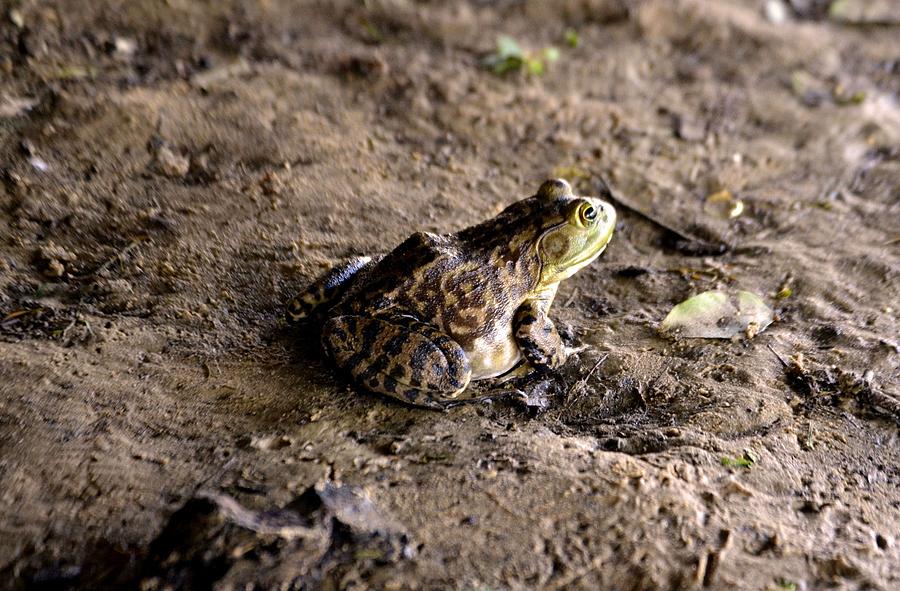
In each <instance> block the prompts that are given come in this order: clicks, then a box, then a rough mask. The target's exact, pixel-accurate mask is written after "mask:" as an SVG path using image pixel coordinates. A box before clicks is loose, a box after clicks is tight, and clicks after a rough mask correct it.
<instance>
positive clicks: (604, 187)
mask: <svg viewBox="0 0 900 591" xmlns="http://www.w3.org/2000/svg"><path fill="white" fill-rule="evenodd" d="M594 177H595V178H596V179H597V180H598V183H597V185H598V187H599V189H600V192H601V193H603V194H604V196H605V197H608V198H611V199H612V200H613V201H615V202H616V203H618V204H619V205H620V206H622V207H623V208H624V209H627V210H628V211H630V212H632V213H634V214H637V215H638V216H640V217H642V218H644V219H645V220H647V221H648V222H650V223H651V224H653V225H655V226H657V227H659V228H662V229H663V230H666V231H667V232H671V233H672V234H674V235H675V236H677V237H678V238H680V239H681V240H683V241H685V242H693V243H695V244H697V245H699V246H700V247H701V249H702V250H704V251H708V252H709V253H710V254H723V253H725V252H727V251H728V250H729V247H728V245H727V244H725V243H724V242H709V241H708V240H703V239H702V238H698V237H697V236H694V235H693V234H689V233H688V232H685V231H684V230H680V229H678V228H676V227H674V226H672V225H670V224H668V223H666V222H664V221H662V220H661V219H659V218H658V217H656V216H655V215H653V214H652V213H649V212H647V211H644V209H643V208H641V207H640V206H639V205H638V204H636V203H635V202H634V201H632V200H631V199H629V198H627V197H625V196H623V195H622V194H621V193H619V192H618V191H617V190H615V189H613V188H612V186H610V184H609V183H608V182H606V179H604V178H603V177H602V176H601V175H599V174H596V173H595V174H594Z"/></svg>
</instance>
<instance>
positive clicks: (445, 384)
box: [322, 314, 472, 408]
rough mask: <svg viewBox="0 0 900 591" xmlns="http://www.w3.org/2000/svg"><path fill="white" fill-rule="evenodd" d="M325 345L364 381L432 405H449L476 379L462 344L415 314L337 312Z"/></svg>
mask: <svg viewBox="0 0 900 591" xmlns="http://www.w3.org/2000/svg"><path fill="white" fill-rule="evenodd" d="M322 345H323V346H324V348H325V350H326V351H327V352H328V354H329V355H330V356H331V357H332V359H334V362H335V364H336V365H337V366H338V367H340V368H341V369H344V370H345V371H347V372H348V373H349V374H350V375H351V376H352V377H353V379H354V380H355V381H356V382H357V383H358V384H359V385H361V386H363V387H365V388H367V389H369V390H372V391H374V392H378V393H381V394H386V395H388V396H391V397H393V398H396V399H398V400H402V401H403V402H406V403H411V404H416V405H421V406H427V407H429V408H444V407H445V406H446V403H447V402H448V401H451V400H453V399H455V398H456V397H457V396H459V395H460V394H461V393H462V392H463V391H464V390H465V389H466V387H467V386H468V385H469V380H470V379H471V377H472V370H471V367H470V364H469V358H468V357H467V356H466V354H465V352H464V351H463V350H462V347H460V346H459V344H458V343H457V342H456V341H454V340H453V339H452V338H451V337H450V336H449V335H447V334H446V333H444V332H441V331H440V330H438V329H437V328H435V327H433V326H431V325H430V324H426V323H424V322H420V321H418V320H417V319H416V318H414V317H412V316H407V315H402V314H391V315H384V316H380V315H379V316H364V315H352V314H350V315H343V316H336V317H334V318H331V319H329V320H328V321H327V322H326V323H325V325H324V327H323V329H322Z"/></svg>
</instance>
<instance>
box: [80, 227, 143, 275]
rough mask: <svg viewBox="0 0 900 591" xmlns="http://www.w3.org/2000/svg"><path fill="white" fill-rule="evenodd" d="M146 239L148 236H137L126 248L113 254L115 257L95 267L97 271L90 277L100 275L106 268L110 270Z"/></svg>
mask: <svg viewBox="0 0 900 591" xmlns="http://www.w3.org/2000/svg"><path fill="white" fill-rule="evenodd" d="M147 238H148V236H139V237H137V238H135V239H134V240H132V241H131V243H130V244H129V245H128V246H126V247H125V248H123V249H122V250H120V251H119V252H117V253H116V254H115V256H113V257H112V258H110V259H109V260H107V261H106V262H105V263H103V264H102V265H100V266H99V267H97V269H95V270H94V272H93V273H91V275H100V274H101V273H103V272H104V271H106V270H107V269H108V268H110V267H111V266H112V265H113V264H115V263H116V262H118V261H120V260H121V259H122V257H124V256H125V255H127V254H128V253H129V252H131V251H132V250H134V249H135V248H137V247H138V245H140V244H141V243H142V242H144V241H145V240H147Z"/></svg>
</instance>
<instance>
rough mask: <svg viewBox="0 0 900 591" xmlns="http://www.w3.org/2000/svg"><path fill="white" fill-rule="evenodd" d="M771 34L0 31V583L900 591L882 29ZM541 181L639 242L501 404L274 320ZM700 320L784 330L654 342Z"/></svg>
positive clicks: (854, 23)
mask: <svg viewBox="0 0 900 591" xmlns="http://www.w3.org/2000/svg"><path fill="white" fill-rule="evenodd" d="M767 4H771V2H763V1H760V2H738V1H736V0H734V1H731V0H729V1H723V2H716V3H701V2H696V1H691V0H678V1H675V2H672V1H670V0H648V1H642V2H630V1H627V0H596V1H589V2H583V1H580V2H573V1H568V0H554V1H551V2H531V1H526V2H496V3H484V2H474V1H472V2H465V1H461V0H460V1H453V2H420V3H415V4H413V3H409V2H403V1H391V2H388V1H375V2H365V3H357V2H349V1H347V2H317V1H313V2H308V3H301V4H298V3H296V2H288V1H286V0H268V1H265V2H263V1H259V2H237V1H225V2H215V3H199V2H170V3H160V2H151V1H149V0H137V1H132V2H126V3H122V2H109V1H105V0H104V1H98V2H90V3H82V5H80V6H79V9H78V10H72V8H71V6H69V5H68V4H67V3H64V2H59V1H53V0H50V1H47V2H41V3H36V2H28V1H23V2H18V1H7V2H0V8H2V11H0V14H2V15H3V16H2V18H3V20H2V23H0V89H2V90H0V244H2V245H3V248H2V249H0V475H2V482H3V486H2V491H0V495H2V503H0V532H2V535H0V572H2V574H3V580H5V581H10V582H11V583H10V584H11V585H12V587H13V588H32V587H34V588H41V587H43V588H50V587H52V588H83V589H95V588H104V587H107V588H112V587H116V586H119V585H131V584H141V585H143V586H144V587H146V588H153V586H154V585H156V586H158V587H159V588H162V587H164V586H165V584H166V583H167V582H168V583H171V584H173V585H176V586H182V587H188V586H190V585H192V584H193V583H197V584H198V585H200V584H203V585H221V586H226V585H238V584H240V585H244V584H256V585H257V586H263V587H268V586H276V585H278V584H289V583H293V584H294V585H296V586H303V585H307V586H310V585H312V586H321V587H324V588H365V587H366V586H368V585H374V586H377V587H381V588H391V589H413V588H421V589H433V588H461V589H469V588H493V589H532V588H546V589H563V588H585V589H596V588H617V589H645V588H663V589H681V588H691V587H702V586H706V587H711V588H725V587H730V588H737V589H804V588H806V589H813V588H821V587H826V586H837V587H842V588H868V589H892V588H896V587H897V586H898V585H900V567H898V565H900V540H898V539H897V533H896V532H898V531H900V493H898V490H900V486H898V485H900V469H898V466H900V441H898V430H897V421H898V417H897V401H898V399H900V378H898V376H900V374H898V371H900V355H898V353H900V342H898V337H897V334H898V323H900V319H898V310H900V308H898V302H900V281H898V279H900V257H898V248H900V242H898V239H900V235H898V227H897V223H896V220H897V219H898V217H897V216H898V213H900V205H898V204H900V194H898V192H897V191H898V189H897V188H898V186H900V152H898V150H897V146H898V145H900V107H898V103H897V94H898V91H900V83H898V81H900V76H898V75H897V74H898V70H900V66H898V62H897V55H898V50H900V42H898V37H897V30H896V28H897V25H896V23H892V22H891V21H890V19H885V18H882V17H879V18H877V19H871V18H868V17H867V19H862V17H860V18H858V19H857V18H855V17H854V18H850V17H841V19H840V20H834V19H831V18H830V17H829V16H828V14H829V13H828V11H827V10H826V9H824V8H823V6H824V5H825V3H821V2H814V3H808V2H790V3H787V4H785V6H784V7H783V8H785V10H780V9H779V10H774V12H773V9H772V7H767V6H766V5H767ZM788 4H789V6H788ZM788 8H789V9H788ZM773 14H775V15H776V16H777V18H774V19H773V17H772V15H773ZM848 14H850V13H848ZM854 14H855V13H854ZM767 15H769V16H768V17H767ZM851 16H852V15H851ZM501 35H508V36H510V37H511V38H513V39H515V40H516V42H517V43H518V45H519V46H520V47H521V48H522V50H523V51H526V52H532V53H531V54H530V55H547V54H546V53H542V52H544V51H545V48H549V47H557V48H558V51H559V57H558V59H556V60H548V61H547V63H546V64H545V68H544V70H545V71H544V72H543V74H542V75H534V74H529V73H528V72H527V71H525V70H527V68H518V69H517V68H513V69H512V71H510V72H507V73H506V74H504V75H502V76H500V75H496V74H495V73H493V72H491V71H490V70H489V69H486V68H485V67H484V65H483V64H484V63H485V58H486V57H487V56H489V55H490V54H491V53H492V52H494V51H495V42H496V40H497V38H498V37H499V36H501ZM552 176H565V177H567V178H568V179H569V180H570V181H572V182H573V184H575V186H576V189H577V190H579V191H581V192H584V193H592V192H597V191H598V190H599V189H600V184H599V183H601V181H600V180H599V179H600V178H601V177H602V178H606V179H608V180H609V182H610V184H611V185H612V186H613V187H615V189H616V190H617V193H618V194H619V196H620V197H621V201H620V203H619V205H620V207H619V209H620V219H621V223H620V226H619V228H618V229H617V232H616V235H615V238H614V240H613V243H612V244H611V246H610V248H609V249H608V251H607V253H606V254H604V256H603V258H602V259H601V260H600V261H598V262H597V263H595V264H593V265H592V266H591V267H590V268H588V269H585V270H583V271H581V272H580V273H578V274H577V275H576V276H575V277H573V278H572V279H571V280H569V281H567V282H566V283H565V284H564V285H563V286H562V288H561V290H560V294H559V296H558V300H557V302H556V304H555V306H554V310H553V312H552V315H553V317H554V318H555V319H556V321H557V323H558V325H559V327H560V329H561V331H562V333H563V334H564V336H565V338H567V339H569V340H570V341H571V342H572V343H573V344H574V343H578V344H583V345H587V349H586V350H585V351H583V352H582V353H581V354H580V355H579V356H578V357H577V358H575V359H573V360H572V361H571V362H570V363H569V364H568V365H567V366H566V367H565V368H564V370H563V371H562V372H559V373H557V374H553V375H539V376H533V377H532V378H531V379H529V380H526V381H524V382H522V383H519V384H516V387H518V388H519V389H521V390H522V391H523V392H524V393H525V394H526V398H525V399H524V400H519V399H516V398H512V399H507V398H498V399H497V400H495V401H494V402H493V403H478V404H469V405H463V406H460V407H458V408H454V409H451V410H449V411H448V412H445V413H435V412H428V411H422V410H418V409H412V408H408V407H405V406H402V405H400V404H397V403H395V402H392V401H389V400H386V399H383V398H379V397H376V396H374V395H370V394H366V393H364V392H360V391H358V390H356V389H355V388H353V387H350V386H348V385H347V383H346V381H345V380H344V378H343V377H342V376H341V375H339V374H337V373H336V372H335V371H334V370H333V369H332V368H331V367H330V366H329V365H328V364H327V362H326V361H325V360H324V359H323V358H322V356H321V354H320V353H319V349H318V344H317V343H318V335H316V334H314V331H299V332H297V331H291V330H289V329H288V328H286V327H285V326H284V325H283V323H282V321H281V320H280V315H281V308H282V306H283V304H284V302H285V301H286V300H287V299H289V297H290V296H292V295H293V293H294V292H295V291H296V290H297V289H299V288H300V287H301V286H302V285H303V284H305V283H306V282H308V281H310V280H311V279H312V278H314V277H315V276H317V275H318V274H320V273H322V272H323V270H325V269H326V268H328V267H329V266H330V265H332V264H334V263H336V262H339V261H340V260H342V259H344V258H347V257H350V256H354V255H358V254H366V253H374V252H383V251H385V250H387V249H390V248H392V247H393V246H395V245H396V244H398V243H400V242H401V241H402V240H403V238H405V237H406V236H407V235H408V234H409V233H411V232H413V231H415V230H429V231H435V232H448V231H455V230H458V229H461V228H463V227H466V226H468V225H471V224H473V223H476V222H478V221H481V220H483V219H485V218H487V217H490V216H492V215H495V214H496V213H497V212H499V211H500V210H501V209H502V208H503V207H504V206H506V205H507V204H509V203H511V202H512V201H514V200H517V199H519V198H522V197H524V196H527V195H529V194H531V193H532V192H533V191H534V189H535V188H536V187H537V186H538V184H539V183H540V181H541V180H543V179H544V178H546V177H552ZM723 191H727V194H728V195H731V196H733V198H734V199H738V200H740V202H741V203H742V204H743V210H742V211H741V212H739V215H737V217H733V218H732V217H729V216H714V215H710V213H709V208H706V209H705V208H704V204H705V203H706V200H707V197H709V196H710V195H714V194H717V193H720V194H725V193H722V192H723ZM730 211H732V210H730ZM710 289H744V290H748V291H752V292H754V293H757V294H759V295H760V296H762V297H763V298H764V299H765V300H766V301H767V302H768V303H769V304H770V305H772V306H773V307H774V308H775V309H776V312H777V321H776V322H775V323H774V324H773V325H772V326H770V327H769V328H768V329H766V331H765V332H763V333H761V334H759V335H757V336H756V337H755V338H754V339H752V340H750V341H745V340H739V341H733V342H732V341H703V340H700V341H689V340H684V341H671V340H667V339H664V338H662V337H661V336H660V335H659V333H658V332H657V330H656V326H657V324H658V322H659V321H660V320H661V319H662V318H663V317H664V316H665V314H666V313H667V312H668V311H669V310H670V309H671V308H672V306H673V305H675V304H676V303H678V302H681V301H683V300H684V299H686V298H687V297H689V296H691V295H694V294H696V293H699V292H702V291H706V290H710ZM485 388H489V386H488V385H486V386H485ZM328 491H330V492H328ZM335 491H351V492H346V493H340V492H335ZM351 493H352V495H355V496H353V498H354V499H364V500H365V502H364V503H363V504H354V503H352V502H348V504H342V502H338V501H335V498H343V497H340V495H342V494H351ZM329 495H332V496H329ZM334 495H337V496H334ZM223 499H227V500H226V501H224V503H225V505H224V506H226V509H227V510H226V509H223V508H222V507H223V504H222V503H223V501H222V500H223ZM360 502H361V501H360ZM242 511H243V512H242ZM236 515H237V516H239V518H237V517H235V516H236ZM241 516H242V517H241ZM248 516H249V517H248ZM273 520H275V521H273ZM278 520H281V521H278ZM276 521H277V522H278V523H281V524H282V525H284V524H287V526H288V527H293V528H295V529H292V530H290V531H293V532H296V531H307V530H308V531H307V533H308V534H309V535H308V536H305V537H304V536H300V537H297V538H291V539H286V538H285V537H284V535H283V534H284V530H281V529H278V528H276V527H274V526H273V525H272V524H273V523H275V522H276ZM373 523H374V524H377V525H372V524H373ZM385 524H389V525H385ZM279 527H280V526H279ZM297 528H306V529H297ZM173 532H175V533H173ZM179 532H180V533H179ZM185 532H186V533H185Z"/></svg>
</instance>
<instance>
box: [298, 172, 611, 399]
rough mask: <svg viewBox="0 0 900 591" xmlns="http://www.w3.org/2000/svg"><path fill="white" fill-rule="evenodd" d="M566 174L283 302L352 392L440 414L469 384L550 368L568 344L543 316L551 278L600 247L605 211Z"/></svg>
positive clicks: (607, 231)
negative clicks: (311, 329)
mask: <svg viewBox="0 0 900 591" xmlns="http://www.w3.org/2000/svg"><path fill="white" fill-rule="evenodd" d="M603 189H604V191H605V192H607V194H606V195H604V197H605V199H603V198H600V197H586V196H579V195H576V194H575V193H574V191H573V189H572V186H571V184H570V183H569V182H567V181H566V180H565V179H550V180H547V181H544V182H543V183H542V184H541V185H540V186H539V188H538V189H537V192H536V193H535V194H534V195H532V196H530V197H526V198H524V199H521V200H518V201H516V202H514V203H512V204H511V205H509V206H508V207H506V208H505V209H503V210H502V211H501V212H500V213H499V214H497V215H496V216H495V217H493V218H491V219H489V220H487V221H485V222H482V223H480V224H477V225H474V226H471V227H468V228H465V229H463V230H461V231H458V232H456V233H450V234H434V233H431V232H416V233H415V234H412V235H411V236H409V237H408V238H407V239H406V240H405V241H403V242H402V243H401V244H400V245H399V246H397V247H396V248H395V249H394V250H392V251H390V252H389V253H387V254H384V255H380V256H365V257H356V258H353V259H351V260H348V261H346V262H344V263H343V264H340V265H337V266H335V267H334V268H332V269H331V270H330V271H328V272H327V273H325V275H324V276H322V277H320V278H319V279H317V280H316V281H314V282H313V283H312V284H311V285H309V286H308V287H307V288H305V289H303V290H302V291H301V292H300V293H298V294H297V295H296V297H294V298H293V299H292V300H291V301H290V302H289V303H288V305H287V308H286V320H287V321H288V323H290V324H293V325H303V324H306V325H310V324H312V325H314V326H317V327H320V330H321V334H320V338H321V344H322V348H323V349H324V352H325V354H326V356H327V357H328V358H330V359H331V360H332V361H333V362H334V364H335V365H336V366H337V367H338V368H339V369H341V370H343V371H344V372H346V373H347V374H349V377H350V378H351V380H352V381H353V382H354V383H355V384H357V385H358V386H360V387H361V388H363V389H365V390H368V391H371V392H375V393H378V394H383V395H386V396H388V397H391V398H394V399H397V400H400V401H402V402H404V403H406V404H410V405H413V406H419V407H425V408H432V409H446V408H448V405H450V404H453V403H454V402H455V401H459V400H464V399H465V397H463V396H462V395H463V393H464V392H466V390H467V389H468V388H469V386H470V384H471V383H472V382H474V381H477V380H490V379H497V380H501V379H503V378H504V376H508V375H514V374H516V375H524V374H527V373H529V372H532V371H538V370H545V371H547V370H549V371H552V370H557V369H559V368H560V367H562V366H563V364H565V363H566V361H567V359H568V358H569V357H570V355H571V354H572V351H573V350H572V349H570V348H569V347H567V346H566V344H565V343H564V342H563V339H562V338H561V336H560V334H559V331H558V330H557V328H556V325H555V324H554V322H553V321H552V320H551V318H550V316H549V311H550V307H551V305H552V304H553V301H554V299H555V297H556V294H557V291H558V289H559V285H560V283H561V282H562V281H564V280H566V279H568V278H570V277H572V276H573V275H574V274H575V273H577V272H578V271H580V270H581V269H583V268H585V267H586V266H588V265H590V264H591V263H592V262H593V261H594V260H595V259H597V257H599V256H600V255H601V254H602V253H603V252H604V250H606V247H607V245H608V244H609V243H610V241H611V239H612V236H613V232H614V230H615V227H616V210H615V208H614V207H613V206H612V204H611V203H610V201H609V197H610V195H609V194H608V188H607V187H606V186H605V185H604V186H603Z"/></svg>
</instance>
